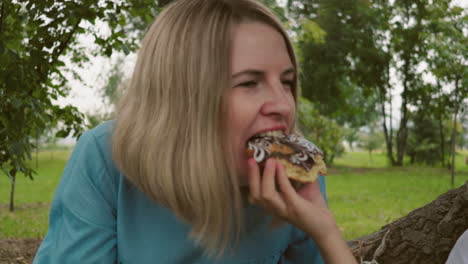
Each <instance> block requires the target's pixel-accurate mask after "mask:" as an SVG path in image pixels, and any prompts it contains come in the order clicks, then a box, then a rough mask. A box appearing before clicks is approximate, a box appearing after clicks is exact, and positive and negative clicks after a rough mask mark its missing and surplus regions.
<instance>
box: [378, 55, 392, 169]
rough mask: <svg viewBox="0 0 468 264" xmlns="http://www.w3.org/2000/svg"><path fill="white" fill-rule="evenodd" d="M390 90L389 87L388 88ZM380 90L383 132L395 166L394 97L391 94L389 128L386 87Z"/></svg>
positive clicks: (388, 151) (390, 158)
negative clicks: (386, 109)
mask: <svg viewBox="0 0 468 264" xmlns="http://www.w3.org/2000/svg"><path fill="white" fill-rule="evenodd" d="M389 76H390V65H388V64H387V81H386V82H387V83H386V86H387V87H390V77H389ZM388 90H389V89H388ZM378 91H380V94H379V95H380V96H379V97H380V108H381V111H382V117H383V118H382V119H383V122H382V127H383V132H384V136H385V145H386V147H387V157H388V160H389V161H390V164H391V165H392V166H395V158H394V157H393V131H392V98H391V96H390V99H389V100H388V101H389V104H390V118H389V119H390V122H389V126H390V127H389V128H387V112H386V111H385V103H386V102H387V99H386V97H385V91H386V89H385V88H381V89H378Z"/></svg>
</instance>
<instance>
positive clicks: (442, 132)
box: [439, 116, 445, 167]
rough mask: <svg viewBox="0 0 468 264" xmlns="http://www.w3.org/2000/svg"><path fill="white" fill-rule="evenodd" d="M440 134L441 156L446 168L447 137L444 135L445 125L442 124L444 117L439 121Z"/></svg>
mask: <svg viewBox="0 0 468 264" xmlns="http://www.w3.org/2000/svg"><path fill="white" fill-rule="evenodd" d="M439 134H440V155H441V162H442V167H445V135H444V124H443V122H442V116H441V117H440V119H439Z"/></svg>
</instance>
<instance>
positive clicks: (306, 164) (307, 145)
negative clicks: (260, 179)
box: [247, 134, 323, 171]
mask: <svg viewBox="0 0 468 264" xmlns="http://www.w3.org/2000/svg"><path fill="white" fill-rule="evenodd" d="M273 144H279V145H286V146H288V147H290V148H291V149H292V150H293V153H290V154H285V153H280V152H274V153H271V150H270V146H271V145H273ZM247 148H248V149H249V150H251V151H253V157H254V159H255V161H257V162H258V163H262V162H264V161H265V160H266V159H267V158H269V157H278V158H282V159H285V160H288V161H289V162H291V163H292V164H295V165H298V166H301V167H303V168H304V169H305V170H306V171H309V170H310V169H311V168H312V166H313V165H314V164H315V163H316V162H317V161H316V157H317V155H321V156H323V152H322V151H321V150H320V149H319V148H317V146H315V144H313V143H312V142H310V141H308V140H306V139H305V138H303V137H301V136H299V135H295V134H290V135H284V134H283V135H282V136H254V137H253V138H251V139H250V140H249V141H248V142H247Z"/></svg>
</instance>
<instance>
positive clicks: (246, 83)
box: [238, 80, 294, 87]
mask: <svg viewBox="0 0 468 264" xmlns="http://www.w3.org/2000/svg"><path fill="white" fill-rule="evenodd" d="M281 82H282V83H283V84H286V85H289V86H291V87H292V86H293V85H294V81H292V80H284V81H281ZM257 84H258V82H257V81H248V82H243V83H240V84H239V85H238V86H244V87H253V86H256V85H257Z"/></svg>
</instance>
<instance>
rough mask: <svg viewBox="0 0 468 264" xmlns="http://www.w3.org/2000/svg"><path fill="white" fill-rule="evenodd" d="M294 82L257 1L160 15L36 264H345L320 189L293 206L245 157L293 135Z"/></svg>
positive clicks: (271, 167)
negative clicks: (256, 142)
mask: <svg viewBox="0 0 468 264" xmlns="http://www.w3.org/2000/svg"><path fill="white" fill-rule="evenodd" d="M296 73H297V66H296V59H295V56H294V52H293V49H292V45H291V43H290V41H289V40H288V38H287V35H286V33H285V31H284V29H283V28H282V27H281V25H280V23H279V22H278V20H277V19H276V18H275V17H274V15H272V13H271V12H270V11H269V10H268V9H267V8H265V7H264V6H262V5H261V4H259V3H258V2H256V1H255V0H236V1H232V0H179V1H176V2H174V3H173V4H171V5H170V6H168V7H167V8H166V9H165V10H164V11H163V12H162V13H161V14H160V15H159V16H158V17H157V19H156V21H155V23H154V24H153V25H152V26H151V28H150V29H149V31H148V32H147V34H146V36H145V39H144V40H143V44H142V48H141V50H140V52H139V57H138V60H137V64H136V67H135V71H134V74H133V77H132V82H131V85H130V87H129V89H128V91H127V94H126V95H125V96H124V98H123V99H122V103H121V106H120V109H119V111H118V115H117V120H116V121H115V122H108V123H105V124H102V125H101V126H98V127H97V128H95V129H93V130H91V131H88V132H86V133H85V134H83V136H82V137H81V138H80V140H79V142H78V144H77V146H76V147H75V150H74V152H73V154H72V156H71V158H70V161H69V162H68V165H67V167H66V169H65V171H64V175H63V177H62V180H61V183H60V185H59V187H58V189H57V192H56V195H55V197H54V201H53V204H52V209H51V214H50V226H49V231H48V233H47V236H46V237H45V239H44V241H43V243H42V245H41V247H40V249H39V251H38V253H37V255H36V258H35V263H75V262H79V263H114V262H119V263H322V257H321V256H320V253H321V254H322V256H323V258H324V260H325V261H326V262H327V263H328V262H329V263H354V259H353V257H352V256H351V254H350V252H349V249H348V248H347V247H346V243H345V242H344V240H343V239H342V238H341V235H340V232H339V230H338V228H337V227H336V224H335V221H334V220H333V217H332V215H331V213H330V212H329V211H328V210H327V208H326V204H325V201H324V198H323V197H322V194H321V193H324V191H325V188H324V179H323V177H322V176H321V177H320V179H319V181H317V182H315V183H314V184H309V185H305V186H304V187H303V188H302V189H301V190H299V192H298V193H296V191H294V189H293V188H292V187H291V185H290V183H289V181H288V180H287V178H286V176H285V173H284V168H282V167H281V165H279V164H276V163H275V162H274V161H273V160H270V161H268V162H267V164H266V166H265V169H264V170H263V171H260V169H259V167H258V165H257V164H256V163H255V162H254V161H253V160H252V159H251V160H249V159H248V158H247V157H246V154H245V145H246V142H247V140H248V139H249V138H250V137H252V136H253V135H255V134H258V133H260V132H264V131H270V130H283V131H284V132H286V133H291V132H294V130H295V129H294V127H295V118H296V116H295V112H296V111H295V108H296V98H297V74H296ZM275 182H276V183H277V184H278V186H279V189H276V188H275ZM319 182H320V186H319ZM321 191H322V192H321ZM247 196H249V197H250V199H249V200H250V201H251V202H252V203H253V204H249V203H248V202H246V201H247V199H245V198H246V197H247ZM271 215H273V216H274V217H276V218H278V217H279V218H282V219H284V220H285V221H287V222H289V223H292V224H294V226H292V225H290V224H283V225H281V226H279V227H275V228H273V227H271V218H272V217H271ZM312 239H313V240H314V241H315V243H314V242H313V241H312ZM316 244H317V246H318V248H319V249H317V246H316ZM319 250H320V253H319Z"/></svg>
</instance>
